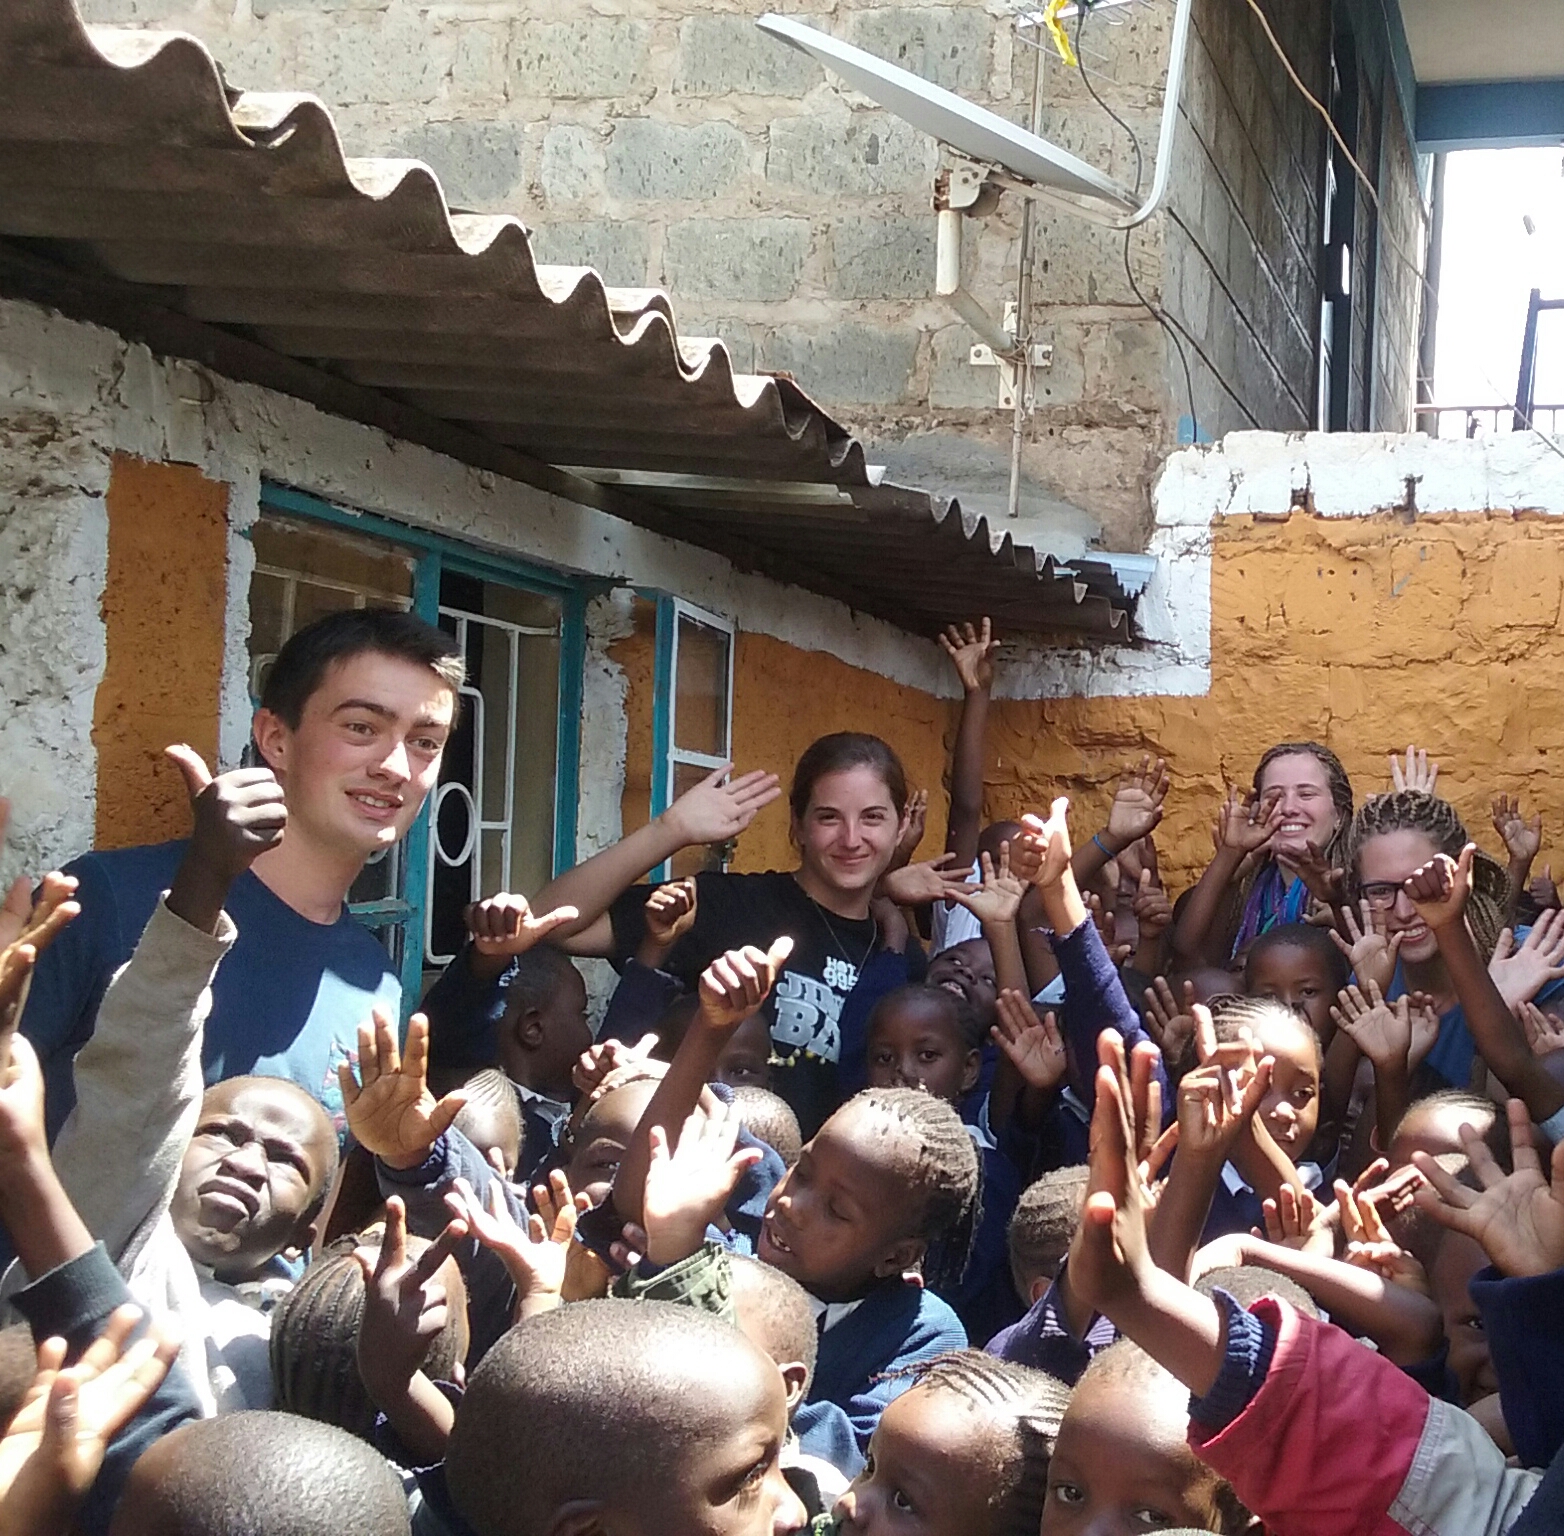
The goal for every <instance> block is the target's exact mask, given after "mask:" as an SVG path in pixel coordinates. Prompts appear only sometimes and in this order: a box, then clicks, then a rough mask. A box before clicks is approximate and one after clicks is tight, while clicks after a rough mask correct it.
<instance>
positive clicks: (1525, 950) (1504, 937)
mask: <svg viewBox="0 0 1564 1536" xmlns="http://www.w3.org/2000/svg"><path fill="white" fill-rule="evenodd" d="M1488 974H1489V975H1490V976H1491V977H1493V984H1494V986H1496V987H1497V988H1498V989H1499V996H1500V997H1502V998H1503V999H1504V1001H1505V1005H1506V1006H1507V1007H1508V1008H1509V1010H1510V1012H1511V1013H1513V1012H1514V1011H1515V1010H1516V1008H1518V1007H1519V1006H1520V1005H1521V1004H1522V1003H1529V1002H1530V1001H1531V1000H1532V998H1534V997H1535V996H1536V995H1537V994H1538V993H1539V992H1540V991H1542V989H1543V988H1544V987H1545V986H1547V984H1548V983H1549V982H1550V981H1557V980H1558V979H1559V978H1560V977H1561V976H1564V912H1559V911H1551V912H1544V913H1542V914H1541V915H1540V916H1539V917H1538V919H1537V921H1536V923H1535V924H1534V925H1533V926H1532V929H1531V932H1530V933H1528V934H1527V935H1526V937H1525V939H1523V940H1522V941H1521V946H1520V948H1519V949H1517V948H1516V947H1515V934H1514V932H1513V931H1512V930H1511V929H1509V928H1506V929H1505V930H1504V931H1503V932H1502V933H1501V934H1500V935H1499V942H1498V945H1497V946H1496V947H1495V949H1494V952H1493V959H1492V960H1490V961H1489V962H1488Z"/></svg>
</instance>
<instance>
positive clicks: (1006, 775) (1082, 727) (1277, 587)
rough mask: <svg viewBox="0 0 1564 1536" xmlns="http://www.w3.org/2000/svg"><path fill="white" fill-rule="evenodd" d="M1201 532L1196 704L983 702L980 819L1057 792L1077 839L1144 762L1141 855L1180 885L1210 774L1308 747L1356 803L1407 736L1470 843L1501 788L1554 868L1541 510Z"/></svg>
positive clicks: (1553, 669)
mask: <svg viewBox="0 0 1564 1536" xmlns="http://www.w3.org/2000/svg"><path fill="white" fill-rule="evenodd" d="M1214 534H1215V549H1214V553H1213V558H1212V575H1211V607H1212V640H1211V643H1212V667H1211V691H1210V693H1209V695H1208V696H1207V697H1204V698H1193V699H1191V698H1140V699H1082V698H1071V699H1060V700H1055V701H1044V702H1024V703H1023V702H1001V703H999V704H997V705H996V706H995V710H994V713H993V715H992V716H991V725H990V733H989V747H990V761H989V767H988V772H987V798H988V809H989V812H990V814H991V815H992V816H999V815H1014V814H1016V813H1018V812H1019V811H1021V810H1024V809H1034V808H1037V807H1039V806H1042V805H1045V804H1046V803H1047V801H1048V799H1049V798H1050V796H1052V795H1055V794H1068V795H1069V796H1070V797H1071V799H1072V801H1073V802H1074V804H1075V806H1076V807H1077V810H1076V812H1075V813H1074V814H1073V815H1072V824H1073V825H1074V827H1075V828H1076V829H1077V835H1078V836H1080V837H1086V836H1089V835H1090V833H1091V831H1093V830H1095V829H1096V827H1098V826H1099V825H1100V824H1101V822H1100V818H1101V817H1102V816H1103V815H1104V814H1105V813H1106V809H1107V805H1108V802H1109V800H1110V799H1111V796H1112V789H1113V782H1114V780H1115V778H1116V777H1117V774H1118V769H1119V765H1120V764H1121V763H1122V762H1124V761H1126V760H1127V759H1129V758H1130V757H1131V756H1133V755H1136V754H1139V753H1140V752H1142V751H1151V752H1155V753H1158V754H1160V755H1162V756H1164V757H1166V758H1167V759H1168V762H1169V764H1170V766H1171V768H1172V771H1173V791H1172V794H1171V795H1170V797H1169V802H1168V806H1169V809H1168V815H1167V818H1166V820H1165V821H1164V823H1163V827H1162V830H1161V831H1160V832H1159V833H1158V836H1157V842H1158V849H1159V852H1160V853H1161V856H1162V867H1163V870H1164V874H1165V875H1166V876H1167V877H1168V878H1169V880H1170V884H1171V887H1172V888H1173V889H1174V890H1181V889H1183V888H1184V887H1186V886H1188V885H1189V884H1190V883H1191V882H1192V881H1193V880H1194V879H1195V878H1196V877H1197V876H1198V874H1199V871H1200V869H1201V868H1203V867H1204V864H1205V863H1206V861H1207V860H1208V859H1209V858H1210V854H1211V834H1210V828H1211V824H1212V821H1213V820H1214V818H1215V814H1216V809H1217V806H1218V803H1219V801H1220V797H1221V794H1222V790H1223V785H1224V784H1225V783H1243V784H1247V783H1248V782H1249V780H1250V778H1251V776H1252V774H1253V771H1254V765H1255V762H1256V760H1257V759H1258V758H1259V756H1260V754H1261V752H1263V751H1264V750H1265V748H1266V747H1267V746H1269V745H1271V744H1272V743H1273V742H1276V741H1282V740H1288V739H1293V740H1296V739H1300V738H1310V737H1312V738H1315V739H1317V740H1320V741H1323V742H1325V743H1326V744H1327V745H1328V746H1330V747H1331V748H1332V749H1333V750H1334V751H1335V752H1336V753H1337V754H1338V755H1339V756H1340V757H1341V758H1342V760H1343V762H1344V763H1345V764H1346V767H1347V771H1348V773H1349V774H1350V775H1351V777H1352V782H1353V788H1354V790H1355V791H1356V793H1357V796H1358V799H1359V801H1360V802H1361V800H1362V799H1363V797H1364V796H1365V795H1367V794H1374V793H1378V792H1379V791H1381V790H1383V789H1387V788H1389V787H1390V786H1389V782H1388V769H1387V765H1386V755H1387V754H1388V753H1389V752H1391V751H1393V750H1395V749H1396V748H1398V747H1400V748H1405V746H1406V744H1407V743H1408V742H1409V741H1415V742H1417V743H1418V744H1419V745H1421V746H1426V747H1428V748H1429V749H1430V751H1431V752H1432V753H1433V755H1434V756H1435V757H1436V758H1437V759H1438V760H1439V762H1440V764H1441V769H1442V771H1441V777H1440V781H1439V782H1440V790H1441V792H1442V793H1445V794H1447V795H1448V797H1449V798H1450V799H1451V800H1452V801H1453V802H1454V804H1455V805H1456V806H1457V808H1458V809H1459V810H1460V811H1461V813H1462V815H1463V817H1464V818H1465V819H1466V823H1467V827H1468V830H1469V831H1470V832H1471V833H1472V834H1473V835H1474V837H1475V838H1476V840H1477V841H1478V842H1479V843H1480V844H1482V845H1484V846H1487V847H1489V848H1490V849H1495V850H1496V849H1497V847H1498V842H1497V838H1496V837H1495V835H1494V833H1493V830H1492V827H1491V825H1490V821H1489V802H1490V800H1491V798H1492V796H1493V795H1494V794H1495V793H1496V792H1498V791H1501V790H1503V791H1506V792H1509V793H1517V792H1518V793H1520V794H1521V795H1522V796H1523V797H1524V801H1525V805H1526V808H1527V811H1528V813H1530V812H1531V811H1533V810H1536V809H1541V810H1542V812H1543V815H1544V829H1543V830H1544V843H1543V858H1544V859H1547V858H1549V857H1551V858H1552V859H1553V862H1554V869H1555V871H1556V872H1558V871H1560V870H1561V869H1564V633H1561V631H1560V602H1561V593H1564V525H1561V524H1560V521H1559V520H1558V519H1556V518H1547V517H1532V516H1528V515H1525V514H1511V513H1508V512H1504V513H1494V514H1483V513H1474V514H1471V515H1457V516H1426V517H1419V518H1417V519H1416V520H1415V521H1413V522H1408V521H1406V520H1405V519H1404V518H1402V517H1401V516H1400V515H1398V514H1395V513H1386V514H1383V515H1379V516H1374V517H1364V518H1350V519H1349V518H1324V517H1319V516H1316V515H1313V514H1311V513H1308V512H1306V511H1298V512H1294V513H1293V514H1291V515H1290V516H1285V517H1281V518H1263V519H1256V518H1253V517H1235V518H1230V519H1228V520H1226V521H1225V522H1223V523H1220V524H1219V525H1218V526H1217V527H1216V528H1215V530H1214ZM1539 867H1540V866H1539Z"/></svg>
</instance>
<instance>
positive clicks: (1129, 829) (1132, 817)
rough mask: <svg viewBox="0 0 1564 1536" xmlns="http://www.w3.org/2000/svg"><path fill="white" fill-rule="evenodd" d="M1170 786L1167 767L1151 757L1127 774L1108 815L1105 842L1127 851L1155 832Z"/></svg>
mask: <svg viewBox="0 0 1564 1536" xmlns="http://www.w3.org/2000/svg"><path fill="white" fill-rule="evenodd" d="M1169 782H1170V780H1169V778H1168V767H1167V764H1166V763H1165V762H1163V760H1162V759H1161V758H1160V757H1159V758H1156V759H1155V760H1154V759H1153V758H1152V757H1151V756H1150V755H1149V754H1148V755H1147V756H1145V757H1142V758H1141V760H1140V763H1139V765H1138V766H1133V767H1130V768H1126V769H1125V770H1124V772H1123V773H1122V774H1121V775H1120V776H1119V787H1118V788H1117V789H1116V790H1115V791H1114V793H1113V805H1112V807H1111V809H1110V810H1109V811H1108V829H1107V837H1106V841H1107V842H1108V843H1109V844H1110V845H1111V846H1112V847H1114V848H1127V847H1128V846H1129V845H1130V844H1131V843H1136V842H1139V841H1140V839H1141V838H1143V837H1149V836H1150V835H1151V834H1152V833H1153V832H1154V831H1156V829H1157V827H1158V826H1160V825H1161V823H1162V811H1163V804H1164V802H1165V801H1166V800H1167V797H1168V785H1169Z"/></svg>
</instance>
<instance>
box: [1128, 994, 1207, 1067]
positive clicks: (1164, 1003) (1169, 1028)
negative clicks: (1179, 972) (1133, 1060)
mask: <svg viewBox="0 0 1564 1536" xmlns="http://www.w3.org/2000/svg"><path fill="white" fill-rule="evenodd" d="M1183 993H1184V997H1183V1001H1182V1003H1179V1002H1177V1001H1175V1000H1174V997H1173V989H1172V987H1170V986H1169V985H1168V982H1167V978H1166V977H1165V976H1159V977H1157V979H1156V980H1155V981H1154V982H1152V984H1151V985H1150V986H1149V987H1147V988H1146V990H1145V992H1144V993H1143V994H1142V995H1143V996H1144V997H1145V1000H1146V1009H1145V1012H1144V1013H1143V1014H1142V1016H1141V1022H1142V1023H1144V1024H1145V1026H1146V1033H1147V1034H1148V1035H1150V1036H1151V1038H1152V1039H1153V1040H1155V1041H1156V1042H1157V1049H1158V1050H1160V1051H1161V1052H1162V1059H1163V1061H1164V1062H1165V1063H1166V1064H1167V1066H1168V1069H1169V1071H1172V1070H1174V1068H1175V1066H1176V1064H1177V1063H1178V1062H1180V1061H1182V1060H1183V1057H1184V1051H1185V1049H1186V1048H1187V1046H1188V1045H1189V1042H1190V1041H1191V1040H1193V1039H1194V1037H1195V984H1194V982H1192V981H1186V982H1185V983H1184V986H1183Z"/></svg>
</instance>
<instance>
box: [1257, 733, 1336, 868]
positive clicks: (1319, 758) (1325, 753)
mask: <svg viewBox="0 0 1564 1536" xmlns="http://www.w3.org/2000/svg"><path fill="white" fill-rule="evenodd" d="M1279 757H1312V758H1313V759H1314V760H1315V761H1316V762H1317V763H1318V764H1319V765H1320V767H1322V768H1323V769H1324V770H1325V785H1326V788H1327V789H1328V790H1329V791H1330V801H1331V804H1332V805H1333V806H1335V808H1336V830H1335V832H1333V833H1332V834H1331V840H1330V841H1329V842H1328V843H1326V845H1325V846H1324V847H1323V848H1321V849H1320V857H1321V858H1323V859H1324V860H1325V862H1326V863H1327V864H1328V865H1330V866H1331V867H1332V868H1333V869H1334V868H1337V867H1339V866H1340V865H1341V863H1342V861H1343V856H1344V854H1345V850H1346V846H1347V828H1348V827H1350V826H1351V825H1352V780H1351V779H1349V778H1348V777H1347V770H1346V769H1345V768H1343V767H1342V766H1341V759H1340V758H1339V757H1337V756H1336V754H1335V753H1334V752H1332V751H1331V749H1330V748H1329V747H1325V746H1321V745H1320V743H1319V742H1317V741H1283V742H1278V743H1277V745H1276V746H1274V747H1272V748H1270V750H1269V751H1267V752H1266V753H1265V755H1264V756H1263V757H1262V758H1261V759H1260V762H1259V766H1258V767H1256V769H1255V771H1254V792H1255V795H1256V796H1257V797H1258V795H1259V793H1260V785H1261V784H1262V782H1264V779H1265V770H1266V769H1267V768H1269V767H1270V766H1271V764H1272V763H1274V762H1275V761H1276V760H1277V758H1279Z"/></svg>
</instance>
